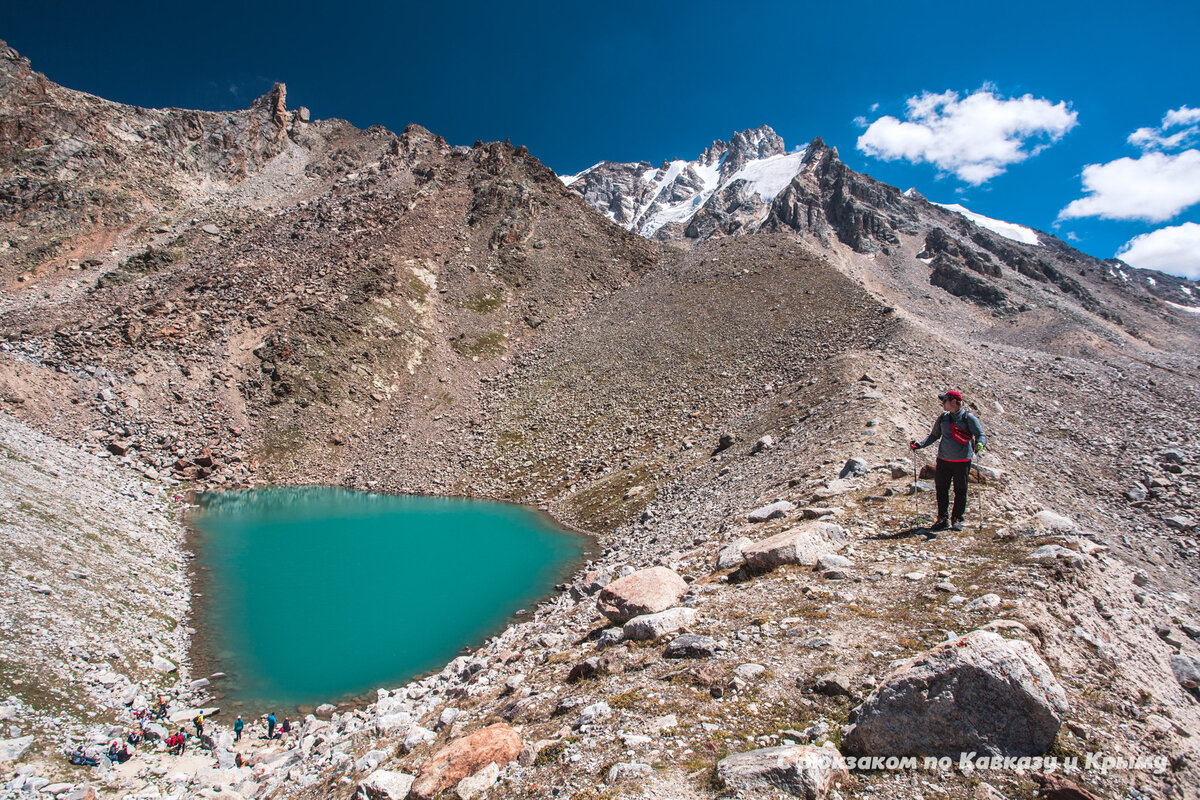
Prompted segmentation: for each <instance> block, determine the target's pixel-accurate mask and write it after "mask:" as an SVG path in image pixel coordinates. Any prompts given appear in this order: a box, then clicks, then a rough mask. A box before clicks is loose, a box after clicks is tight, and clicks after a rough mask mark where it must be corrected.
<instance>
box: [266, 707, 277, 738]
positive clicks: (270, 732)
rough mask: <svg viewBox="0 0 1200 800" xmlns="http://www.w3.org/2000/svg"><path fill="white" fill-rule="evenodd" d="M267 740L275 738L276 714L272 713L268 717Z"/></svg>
mask: <svg viewBox="0 0 1200 800" xmlns="http://www.w3.org/2000/svg"><path fill="white" fill-rule="evenodd" d="M267 738H268V739H274V738H275V712H274V711H272V712H271V713H270V714H268V715H267Z"/></svg>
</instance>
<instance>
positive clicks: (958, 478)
mask: <svg viewBox="0 0 1200 800" xmlns="http://www.w3.org/2000/svg"><path fill="white" fill-rule="evenodd" d="M970 471H971V462H970V461H943V460H942V459H940V458H939V459H938V460H937V472H936V473H935V474H934V477H933V484H934V486H936V487H937V503H938V519H945V518H946V510H947V509H949V507H950V482H951V481H953V482H954V513H952V514H951V515H950V519H952V520H955V521H961V520H962V518H963V515H964V514H966V512H967V473H968V472H970Z"/></svg>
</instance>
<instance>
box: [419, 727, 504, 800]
mask: <svg viewBox="0 0 1200 800" xmlns="http://www.w3.org/2000/svg"><path fill="white" fill-rule="evenodd" d="M520 754H521V734H519V733H517V732H516V731H515V730H513V729H512V728H511V727H509V726H508V725H505V724H504V723H503V722H498V723H496V724H495V725H489V726H488V727H486V728H482V729H480V730H477V731H475V732H474V733H472V734H470V735H468V736H464V737H463V738H461V739H456V740H455V741H453V742H451V743H450V744H448V745H446V746H445V747H443V748H442V749H441V750H438V751H437V752H436V753H434V754H433V757H432V758H430V759H429V760H428V761H426V762H425V764H424V765H423V766H422V767H421V771H420V772H418V773H417V779H416V781H414V782H413V785H412V791H411V792H410V794H409V797H411V798H413V799H414V800H430V798H432V797H434V796H435V795H436V794H438V793H439V792H444V791H446V790H447V789H449V788H450V787H451V786H454V785H456V784H457V783H458V782H459V781H461V780H462V779H463V778H466V777H467V776H469V775H474V774H475V773H476V772H478V771H479V770H481V769H483V768H484V767H486V766H487V765H488V764H495V765H496V766H498V767H501V768H503V767H504V766H506V765H507V764H509V763H510V762H512V761H515V760H516V758H517V756H519V755H520Z"/></svg>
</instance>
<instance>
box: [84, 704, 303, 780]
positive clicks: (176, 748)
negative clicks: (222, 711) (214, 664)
mask: <svg viewBox="0 0 1200 800" xmlns="http://www.w3.org/2000/svg"><path fill="white" fill-rule="evenodd" d="M135 717H136V718H137V720H138V727H136V728H134V729H133V730H132V731H130V732H129V734H128V735H127V736H126V737H125V741H123V742H122V741H121V740H119V739H113V740H112V742H111V743H110V744H109V746H108V748H107V749H106V750H103V751H100V750H98V749H97V748H96V747H91V748H85V747H84V746H83V745H79V746H77V747H76V748H75V749H74V750H69V751H67V759H68V760H69V761H70V762H71V763H72V764H75V765H77V766H87V767H97V766H100V759H102V758H103V759H106V760H107V761H108V762H109V763H110V764H123V763H125V762H126V761H128V760H129V759H130V758H131V757H132V753H131V752H130V748H131V747H132V748H135V749H136V747H137V746H138V745H141V744H143V743H147V744H153V743H155V742H157V741H159V739H160V738H161V739H162V742H163V744H164V745H166V748H167V752H168V753H170V754H171V755H174V756H181V755H183V754H184V753H185V752H186V751H187V748H188V744H189V742H190V741H191V740H192V739H195V740H196V741H197V742H198V743H199V745H200V748H201V749H203V750H208V751H210V752H211V751H213V750H215V749H216V743H215V742H214V741H213V738H212V736H210V735H209V734H207V733H205V718H204V714H203V713H199V714H197V715H196V716H195V717H193V718H192V725H193V727H194V728H195V731H196V732H195V734H194V735H193V734H189V733H188V732H187V731H186V730H184V729H183V728H178V729H176V731H175V732H174V733H171V734H169V735H168V736H166V738H162V737H161V736H160V735H159V734H158V733H157V732H156V731H155V728H159V726H157V725H155V724H154V721H156V720H160V719H163V720H165V719H167V718H168V715H167V702H166V699H165V698H163V697H161V696H160V697H159V699H158V704H157V705H156V706H155V707H153V708H150V709H146V710H145V711H142V712H135ZM261 719H262V721H263V724H264V726H265V727H266V729H267V732H266V736H263V737H262V738H264V739H267V740H272V739H283V738H285V737H286V736H287V735H288V734H289V733H291V731H292V723H291V721H289V720H288V719H287V718H286V717H284V719H283V722H282V723H280V721H279V720H278V719H277V718H276V717H275V714H274V712H272V713H270V714H267V715H265V716H263V717H262V718H261ZM245 729H246V721H245V720H244V719H242V717H241V716H238V718H237V719H236V720H235V721H234V723H233V741H234V742H240V741H241V740H242V733H243V732H244V731H245ZM159 730H161V728H159Z"/></svg>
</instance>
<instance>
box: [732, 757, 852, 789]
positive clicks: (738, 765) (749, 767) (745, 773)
mask: <svg viewBox="0 0 1200 800" xmlns="http://www.w3.org/2000/svg"><path fill="white" fill-rule="evenodd" d="M717 777H718V778H720V779H721V781H722V783H724V784H725V785H726V786H728V787H729V788H731V789H733V790H734V791H735V792H737V796H739V797H746V796H750V797H772V798H774V797H780V796H783V794H784V793H786V794H789V795H792V796H794V797H802V798H805V800H819V798H822V797H824V796H825V795H826V793H827V792H828V791H829V789H830V788H831V787H832V786H833V784H834V782H835V781H839V780H849V779H850V774H849V772H847V771H846V762H845V761H844V760H843V759H842V756H841V754H840V753H839V752H838V751H837V749H836V748H833V747H808V746H805V745H784V746H782V747H768V748H765V749H762V750H751V751H749V752H746V753H738V754H736V755H732V756H729V757H727V758H723V759H721V760H720V761H719V762H717Z"/></svg>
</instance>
